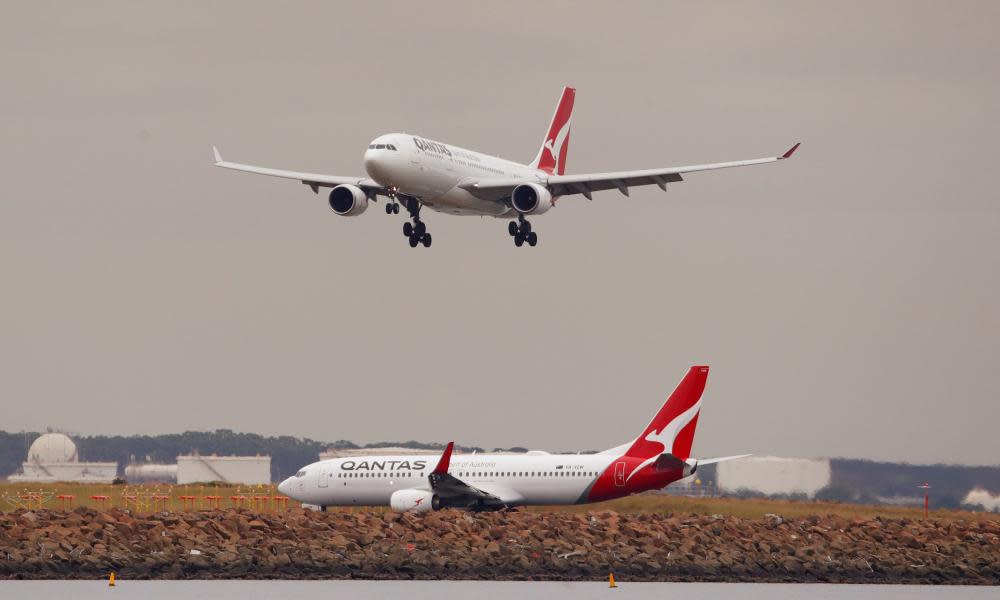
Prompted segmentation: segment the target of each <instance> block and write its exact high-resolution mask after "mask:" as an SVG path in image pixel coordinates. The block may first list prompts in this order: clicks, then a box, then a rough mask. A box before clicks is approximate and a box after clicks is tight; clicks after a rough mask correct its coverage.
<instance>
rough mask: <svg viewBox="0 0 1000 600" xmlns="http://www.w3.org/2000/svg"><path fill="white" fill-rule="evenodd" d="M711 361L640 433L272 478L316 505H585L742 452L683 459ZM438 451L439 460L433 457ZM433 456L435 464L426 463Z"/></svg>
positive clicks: (346, 461) (385, 459) (371, 461)
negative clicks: (565, 449) (611, 442)
mask: <svg viewBox="0 0 1000 600" xmlns="http://www.w3.org/2000/svg"><path fill="white" fill-rule="evenodd" d="M707 378H708V367H702V366H695V367H691V370H690V371H688V374H687V375H686V376H685V377H684V379H683V380H681V383H680V385H678V386H677V389H676V390H674V393H673V394H671V395H670V398H668V399H667V401H666V403H665V404H664V405H663V407H662V408H660V410H659V412H657V413H656V416H654V417H653V420H652V421H650V423H649V425H647V426H646V428H645V429H644V430H643V431H642V433H641V434H640V435H639V437H637V438H635V439H634V440H632V441H631V442H628V443H626V444H622V445H621V446H616V447H614V448H611V449H610V450H605V451H604V452H600V453H598V454H549V453H548V452H542V451H539V450H533V451H531V452H528V453H527V454H521V455H493V454H465V455H459V456H455V457H454V458H453V457H452V449H453V448H454V446H455V443H454V442H449V443H448V446H447V448H446V449H445V451H444V454H442V455H441V456H440V458H438V456H437V455H432V456H361V457H353V458H335V459H330V460H323V461H320V462H317V463H313V464H311V465H308V466H306V467H305V468H303V469H302V470H300V471H299V472H298V473H296V474H295V475H293V476H292V477H289V478H288V479H286V480H285V481H283V482H281V484H280V485H278V490H279V491H280V492H281V493H283V494H285V495H287V496H290V497H292V498H294V499H295V500H298V501H300V502H303V503H306V504H312V505H314V506H320V507H323V508H325V507H327V506H358V505H389V506H391V507H392V509H393V510H395V511H398V512H407V511H414V512H425V511H430V510H437V509H440V508H464V509H469V510H496V509H500V508H504V507H510V506H517V505H526V504H586V503H590V502H600V501H602V500H611V499H613V498H619V497H621V496H628V495H629V494H636V493H639V492H644V491H646V490H658V489H660V488H663V487H666V486H667V485H668V484H670V483H672V482H674V481H677V480H678V479H681V478H684V477H687V476H688V475H691V474H692V473H694V472H695V470H696V469H697V468H698V466H699V465H704V464H711V463H717V462H721V461H724V460H732V459H735V458H743V457H744V456H749V454H744V455H741V456H727V457H724V458H710V459H704V460H698V459H693V458H690V456H691V444H692V442H693V441H694V430H695V427H696V426H697V425H698V414H699V412H700V411H701V393H702V391H703V390H704V389H705V381H706V379H707ZM435 459H436V461H435ZM432 464H435V465H436V466H434V467H433V468H431V467H430V465H432Z"/></svg>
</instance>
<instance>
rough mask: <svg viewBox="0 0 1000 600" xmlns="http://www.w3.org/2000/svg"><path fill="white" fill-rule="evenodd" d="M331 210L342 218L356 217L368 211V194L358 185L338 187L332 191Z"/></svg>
mask: <svg viewBox="0 0 1000 600" xmlns="http://www.w3.org/2000/svg"><path fill="white" fill-rule="evenodd" d="M330 208H331V209H332V210H333V212H335V213H337V214H338V215H340V216H342V217H356V216H358V215H360V214H361V213H363V212H365V211H366V210H367V209H368V194H366V193H365V191H364V190H363V189H361V188H359V187H358V186H356V185H347V184H344V185H338V186H337V187H335V188H333V190H331V191H330Z"/></svg>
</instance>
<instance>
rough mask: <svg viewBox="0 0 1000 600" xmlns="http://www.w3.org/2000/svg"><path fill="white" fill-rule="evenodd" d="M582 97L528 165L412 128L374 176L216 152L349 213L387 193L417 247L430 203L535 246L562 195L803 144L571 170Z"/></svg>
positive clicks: (380, 142) (668, 177)
mask: <svg viewBox="0 0 1000 600" xmlns="http://www.w3.org/2000/svg"><path fill="white" fill-rule="evenodd" d="M575 98H576V90H575V89H573V88H570V87H567V88H564V89H563V92H562V97H561V98H560V99H559V104H558V105H556V112H555V115H554V116H553V117H552V123H551V124H550V125H549V130H548V133H547V134H546V135H545V139H544V140H543V142H542V147H541V148H539V150H538V155H537V156H536V157H535V159H534V160H533V161H531V162H530V163H528V164H527V165H522V164H519V163H515V162H511V161H509V160H504V159H502V158H497V157H494V156H489V155H487V154H480V153H478V152H473V151H472V150H465V149H463V148H459V147H457V146H451V145H449V144H444V143H441V142H435V141H433V140H430V139H428V138H424V137H420V136H416V135H410V134H407V133H389V134H386V135H383V136H379V137H377V138H375V139H374V140H372V143H371V144H369V145H368V149H367V150H366V151H365V156H364V165H365V171H367V173H368V177H347V176H339V175H320V174H317V173H301V172H298V171H285V170H282V169H270V168H265V167H256V166H253V165H244V164H239V163H233V162H228V161H224V160H222V156H221V155H220V154H219V151H218V149H213V150H214V151H215V164H216V166H219V167H224V168H226V169H235V170H237V171H246V172H248V173H258V174H260V175H271V176H274V177H285V178H287V179H298V180H299V181H301V182H302V183H304V184H306V185H308V186H309V187H310V188H312V190H313V192H315V193H319V188H321V187H323V188H326V187H329V188H333V189H332V190H331V191H330V195H329V203H330V208H331V209H333V212H335V213H337V214H338V215H341V216H345V217H354V216H358V215H360V214H362V213H363V212H365V210H367V209H368V203H369V202H371V201H375V200H377V199H378V197H379V196H384V197H386V198H388V202H387V203H386V205H385V211H386V213H388V214H399V207H400V205H402V206H403V207H404V208H406V210H407V212H409V214H410V217H411V219H412V222H410V221H408V222H406V223H404V224H403V235H405V236H406V237H407V238H409V241H410V246H411V247H414V248H415V247H417V246H418V245H420V244H423V245H424V246H425V247H429V246H430V245H431V234H430V233H428V232H427V225H426V224H425V223H424V222H423V221H422V220H421V219H420V210H421V208H422V207H425V206H426V207H429V208H431V209H433V210H436V211H439V212H444V213H450V214H453V215H477V216H490V217H497V218H500V219H510V220H511V222H510V223H509V224H508V228H507V231H508V233H509V234H510V235H511V236H512V237H513V238H514V244H516V245H517V246H521V245H523V244H524V243H525V242H527V243H528V245H529V246H534V245H535V244H537V243H538V234H537V233H536V232H535V231H533V230H532V227H531V223H529V222H528V220H527V218H526V217H528V216H533V215H541V214H543V213H545V212H547V211H548V210H549V209H551V208H552V207H553V206H555V203H556V200H558V199H559V198H560V197H562V196H569V195H573V194H581V195H583V196H584V197H586V198H587V199H588V200H590V199H591V194H592V193H593V192H596V191H600V190H613V189H616V190H618V191H619V192H621V193H622V194H624V195H625V196H628V194H629V188H631V187H634V186H639V185H653V184H655V185H658V186H659V187H660V188H661V189H663V190H666V189H667V184H668V183H671V182H675V181H682V180H683V177H682V175H683V174H684V173H694V172H696V171H711V170H713V169H725V168H727V167H744V166H748V165H759V164H763V163H770V162H776V161H779V160H781V159H784V158H789V157H790V156H791V155H792V153H793V152H795V150H796V148H798V147H799V145H798V144H795V145H794V146H792V147H791V149H789V150H788V151H787V152H785V153H784V154H782V155H781V156H773V157H768V158H757V159H752V160H740V161H735V162H724V163H714V164H705V165H691V166H687V167H666V168H660V169H646V170H641V171H617V172H609V173H585V174H580V175H567V174H566V157H567V154H568V149H569V129H570V122H571V121H572V117H573V101H574V99H575Z"/></svg>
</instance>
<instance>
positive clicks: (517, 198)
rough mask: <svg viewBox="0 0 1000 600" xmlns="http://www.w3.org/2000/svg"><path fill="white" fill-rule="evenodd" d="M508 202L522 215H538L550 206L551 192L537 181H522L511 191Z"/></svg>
mask: <svg viewBox="0 0 1000 600" xmlns="http://www.w3.org/2000/svg"><path fill="white" fill-rule="evenodd" d="M510 203H511V205H512V206H513V207H514V210H516V211H517V212H519V213H521V214H522V215H540V214H542V213H544V212H546V211H548V210H549V209H550V208H552V194H551V193H549V190H548V189H547V188H546V187H545V186H542V185H538V184H537V183H522V184H521V185H519V186H517V187H516V188H514V191H513V192H511V194H510Z"/></svg>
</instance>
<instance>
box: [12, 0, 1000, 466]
mask: <svg viewBox="0 0 1000 600" xmlns="http://www.w3.org/2000/svg"><path fill="white" fill-rule="evenodd" d="M997 31H1000V3H997V2H992V1H987V2H971V1H969V2H959V3H953V4H947V5H946V4H943V3H940V2H911V1H906V2H888V1H886V2H876V3H872V2H842V1H841V2H826V3H820V2H797V1H795V2H753V3H746V2H683V3H682V2H662V1H655V2H634V3H629V2H626V3H606V2H599V3H592V4H591V3H577V2H530V3H516V2H515V3H508V2H496V3H490V4H489V6H488V7H487V6H484V5H483V3H478V2H456V3H447V4H446V3H438V2H402V3H382V2H366V3H350V4H349V3H332V2H331V3H311V2H297V3H277V2H243V1H240V2H203V1H197V2H158V3H148V2H86V3H73V2H59V3H48V2H40V1H32V2H17V3H7V4H6V5H5V7H4V17H3V19H2V21H0V74H2V81H3V93H2V94H0V173H2V178H3V195H2V201H0V285H2V286H3V287H2V294H0V308H2V310H0V401H2V406H3V410H2V418H0V429H6V430H14V431H17V430H21V429H23V428H27V429H36V430H37V429H40V428H45V427H48V426H51V427H54V428H58V429H62V430H67V431H70V432H73V433H79V434H97V433H116V434H117V433H121V434H130V433H157V432H175V431H180V430H185V429H199V430H204V429H214V428H232V429H236V430H241V431H249V432H259V433H263V434H290V435H299V436H309V437H312V438H317V439H324V440H336V439H350V440H354V441H357V442H371V441H380V440H402V439H418V440H424V441H447V440H450V439H454V440H456V441H457V442H459V443H466V444H478V445H482V446H488V447H493V446H510V445H521V446H528V447H532V448H542V449H549V450H562V449H588V448H590V449H598V448H604V447H609V446H612V445H615V444H617V443H621V442H622V441H625V440H626V439H628V438H629V437H631V436H634V435H636V434H637V433H638V432H639V431H640V430H641V429H642V427H643V426H644V425H645V424H646V422H647V420H648V419H649V417H650V416H651V415H652V413H653V411H654V410H656V409H657V408H658V407H659V405H660V403H661V402H662V401H663V400H664V398H665V397H666V395H667V394H668V393H669V392H670V391H671V390H672V389H673V386H674V385H675V384H676V383H677V381H678V380H679V378H680V377H681V376H682V375H683V374H684V372H685V371H686V369H687V368H688V366H690V365H692V364H696V363H707V364H710V365H712V367H713V372H712V375H711V377H710V378H709V387H708V390H707V396H706V401H705V405H704V409H703V411H702V415H701V419H700V421H699V424H700V427H699V430H698V435H697V437H696V439H695V451H696V453H697V454H699V455H716V454H731V453H738V452H754V453H757V454H777V455H786V456H809V457H812V456H847V457H868V458H875V459H889V460H905V461H910V462H918V463H920V462H958V463H969V464H996V463H1000V458H998V455H1000V442H998V436H997V433H996V428H997V423H998V422H1000V383H998V373H1000V368H998V367H1000V364H998V356H1000V308H998V306H1000V191H998V189H1000V187H998V184H997V162H998V153H997V147H998V145H997V144H998V139H1000V114H998V112H1000V108H998V107H1000V75H998V73H1000V44H998V43H997V37H996V36H997ZM567 84H569V85H573V86H575V87H576V88H577V89H578V92H577V101H576V112H575V114H574V118H573V134H572V139H571V143H570V149H569V154H568V158H569V160H568V165H569V170H570V172H587V171H603V170H613V169H627V168H647V167H655V166H665V165H680V164H692V163H700V162H713V161H722V160H734V159H742V158H753V157H758V156H767V155H773V154H776V153H780V152H783V151H784V150H785V149H787V148H788V147H789V146H790V145H791V144H792V143H794V142H796V141H801V142H802V148H801V149H800V151H799V153H798V154H797V155H796V156H795V158H794V160H790V161H787V162H783V163H780V164H776V165H765V166H761V167H753V168H747V169H738V170H730V171H720V172H715V173H705V174H695V175H691V176H689V177H688V178H687V181H685V182H684V183H679V184H676V185H674V186H672V187H671V189H670V191H669V192H668V193H666V194H663V193H661V192H660V191H659V190H658V189H656V188H655V187H654V188H653V189H646V188H642V189H635V190H633V192H632V197H631V198H624V197H623V196H621V195H620V194H618V193H617V192H603V193H599V194H597V195H596V196H595V198H594V200H593V202H588V201H587V200H585V199H583V198H582V197H578V196H574V197H568V198H564V199H563V200H562V201H561V202H560V203H559V204H558V206H557V208H556V209H555V210H553V211H551V212H549V213H548V214H546V215H545V216H542V217H538V218H536V219H535V220H534V224H535V228H536V230H537V231H539V233H540V240H541V241H540V243H539V245H538V247H536V248H533V249H528V248H521V249H516V248H514V247H513V244H512V243H511V240H510V238H509V237H508V235H507V233H506V222H503V221H497V220H491V219H479V218H469V217H464V218H463V217H453V216H447V215H440V214H436V213H430V214H428V215H427V217H426V221H427V222H428V224H429V228H430V230H431V231H432V232H433V233H434V239H435V243H434V246H433V248H431V249H430V250H426V249H422V248H421V249H418V250H411V249H410V248H409V247H408V246H407V244H406V243H405V240H404V238H403V237H402V235H401V234H400V226H401V222H402V218H401V217H390V216H387V215H385V213H384V212H382V211H381V207H380V206H378V207H375V208H376V210H370V211H369V212H368V213H366V214H364V215H363V216H362V217H360V218H354V219H345V218H340V217H337V216H336V215H334V214H333V213H331V212H330V210H329V209H328V208H327V206H326V204H325V197H324V196H315V195H313V194H312V193H311V192H310V191H309V189H308V188H306V187H305V186H303V185H301V184H298V183H296V182H293V181H285V180H275V179H270V178H266V177H258V176H253V175H248V174H239V173H233V172H228V171H224V170H221V169H216V168H213V167H212V166H211V163H212V160H211V159H212V152H211V147H212V145H213V144H217V145H218V146H219V147H220V149H221V150H222V151H223V154H224V155H225V156H226V158H228V159H230V160H239V161H244V162H253V163H256V164H262V165H267V166H274V167H284V168H290V169H298V170H306V171H317V172H325V173H334V174H346V175H352V174H363V168H362V165H361V157H362V152H363V150H364V147H365V145H366V144H367V143H368V142H369V140H371V139H372V138H373V137H375V136H376V135H378V134H380V133H385V132H390V131H408V132H412V133H420V134H422V135H425V136H428V137H431V138H433V139H439V140H443V141H447V142H449V143H453V144H456V145H461V146H465V147H471V148H475V149H478V150H481V151H485V152H490V153H494V154H498V155H500V156H503V157H506V158H511V159H519V160H524V161H527V160H529V159H530V158H532V157H533V156H534V154H535V152H536V150H537V147H538V144H539V143H540V142H541V138H542V136H543V134H544V129H545V127H546V125H547V124H548V119H549V117H550V116H551V113H552V109H553V106H554V104H555V101H556V99H557V96H558V94H559V91H560V89H561V87H562V86H563V85H567Z"/></svg>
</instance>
